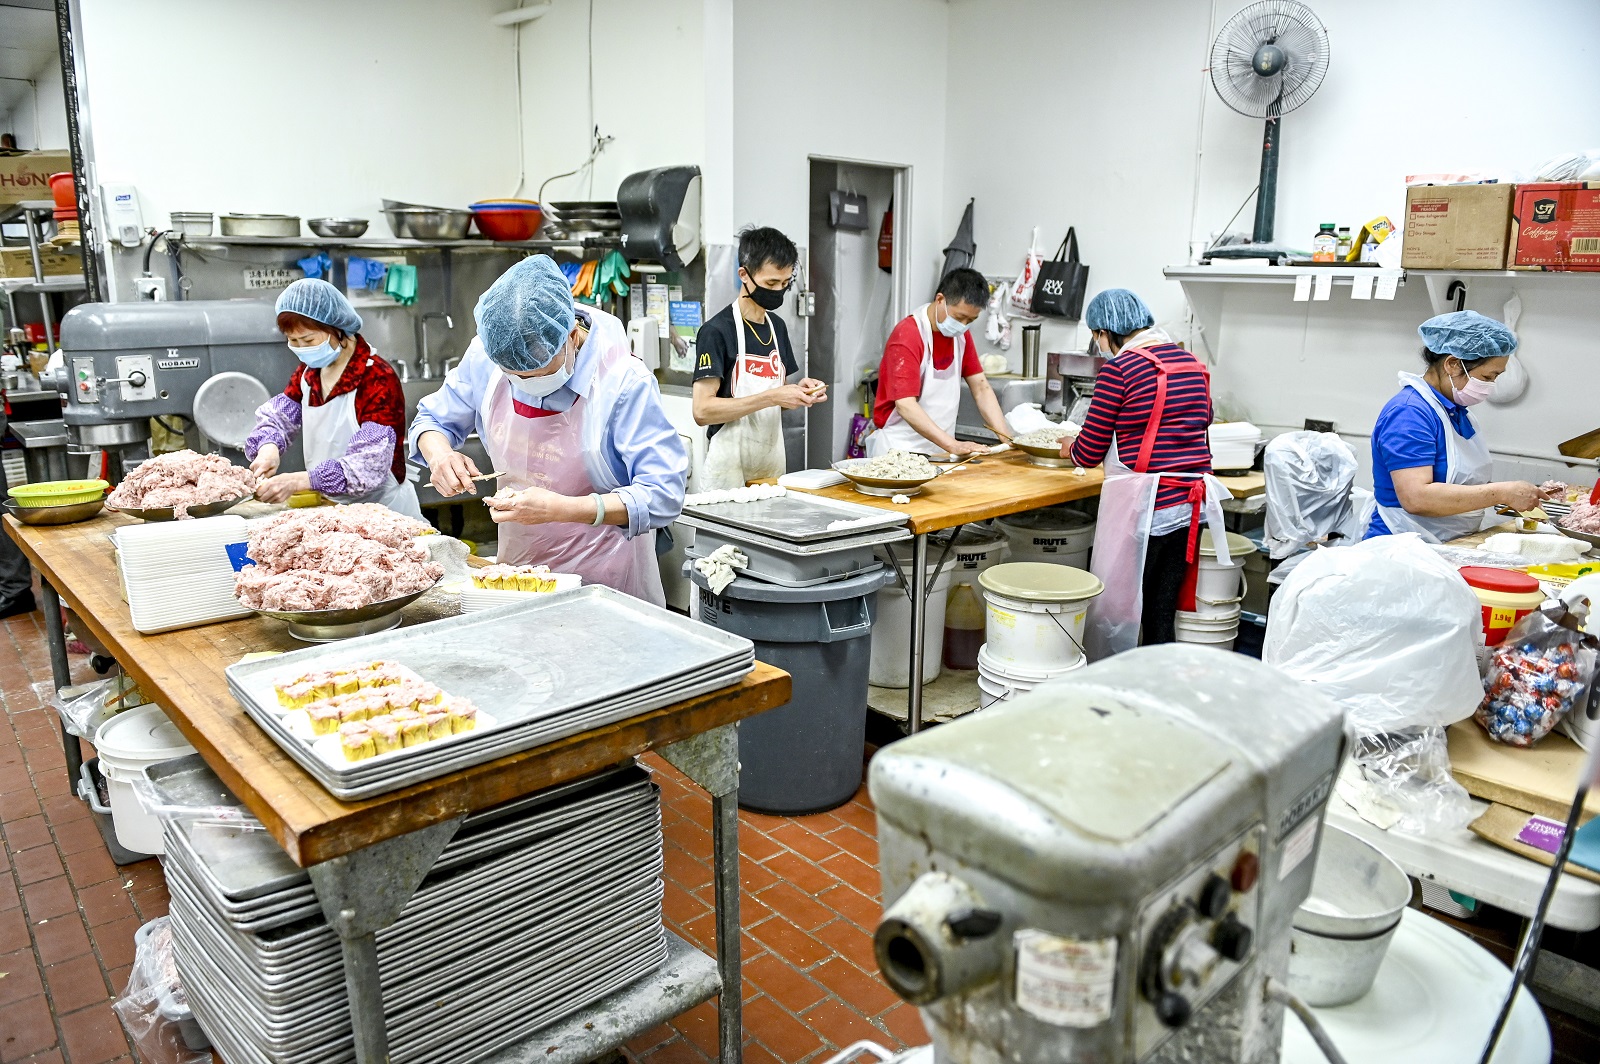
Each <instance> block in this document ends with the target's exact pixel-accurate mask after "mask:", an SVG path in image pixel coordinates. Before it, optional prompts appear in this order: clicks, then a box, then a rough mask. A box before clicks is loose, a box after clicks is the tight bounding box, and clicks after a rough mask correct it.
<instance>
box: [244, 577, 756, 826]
mask: <svg viewBox="0 0 1600 1064" xmlns="http://www.w3.org/2000/svg"><path fill="white" fill-rule="evenodd" d="M754 663H755V647H754V644H752V643H751V642H750V641H749V640H748V639H745V638H743V637H741V636H736V635H732V634H730V633H727V632H723V631H721V630H720V629H716V628H712V627H709V626H707V625H702V624H698V623H696V622H695V621H692V620H690V619H689V618H687V617H681V616H679V615H677V614H674V613H670V612H668V611H667V610H664V609H659V608H657V607H655V606H652V605H650V604H648V603H645V602H641V601H640V600H638V599H635V598H633V597H631V596H628V595H624V594H622V593H620V592H618V591H614V590H612V589H611V588H608V587H603V586H599V585H594V586H589V587H582V588H577V589H574V590H571V591H561V592H556V593H553V594H549V595H541V596H537V597H536V598H531V599H530V601H528V602H518V603H512V604H508V605H505V606H497V607H495V608H493V609H488V610H482V611H480V612H477V613H472V614H467V615H463V616H460V617H451V618H447V619H445V620H441V621H434V622H432V623H430V624H424V625H417V626H415V627H408V628H400V629H396V630H394V631H389V632H382V633H379V634H376V635H369V636H362V637H359V638H355V639H347V640H343V641H341V642H338V643H327V644H320V645H317V646H312V647H307V648H305V649H302V650H295V651H291V652H289V653H287V654H282V655H279V656H276V657H272V658H266V659H261V660H258V661H251V662H244V663H240V664H236V665H230V666H229V667H228V669H227V679H228V687H229V689H230V690H231V691H232V692H233V695H234V697H235V698H236V699H238V701H239V704H240V705H241V706H243V707H244V710H245V712H246V713H247V714H248V715H249V716H250V718H251V719H252V720H254V721H255V722H256V723H257V724H258V725H260V726H261V728H262V730H264V731H265V732H266V733H267V734H268V735H269V736H271V737H272V739H273V741H274V742H276V743H277V744H278V745H279V746H280V747H282V748H283V750H284V752H285V753H286V754H288V755H289V757H290V758H292V759H293V760H294V761H295V762H296V763H297V764H299V765H300V767H302V768H303V769H305V770H306V772H307V773H309V774H310V775H311V776H312V777H314V778H315V779H316V780H317V781H318V782H319V783H321V784H322V785H323V786H324V787H326V788H327V789H328V791H329V792H330V793H332V794H333V795H334V796H335V797H338V798H346V799H353V798H367V797H370V796H372V795H375V794H382V793H384V792H386V791H391V790H397V789H399V788H401V787H407V786H410V785H412V784H414V783H420V782H422V781H423V780H428V779H432V778H434V777H436V776H442V775H446V774H448V773H451V772H457V771H460V770H461V769H464V768H469V767H471V766H473V765H479V764H482V763H484V762H485V761H492V760H494V759H495V758H497V757H504V756H505V755H507V754H513V753H519V752H521V751H524V750H530V749H533V748H534V747H537V746H542V745H544V744H545V743H549V742H554V741H555V740H557V739H563V738H566V737H567V736H570V735H576V734H578V733H580V732H584V731H588V730H590V729H592V728H598V727H602V726H604V725H607V724H612V723H615V722H617V721H621V720H626V719H627V718H629V717H634V716H638V715H639V714H642V713H648V712H651V711H653V710H657V709H660V708H662V707H664V706H668V705H671V704H673V703H675V702H680V701H683V700H684V699H688V698H694V697H697V696H699V695H703V694H709V693H710V692H712V691H716V690H719V689H721V688H724V687H727V686H730V685H732V684H735V683H737V682H738V681H739V680H740V679H742V678H743V677H744V676H745V675H746V674H747V673H749V672H750V670H751V669H752V668H753V667H754Z"/></svg>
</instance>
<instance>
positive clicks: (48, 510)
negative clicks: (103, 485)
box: [5, 496, 106, 525]
mask: <svg viewBox="0 0 1600 1064" xmlns="http://www.w3.org/2000/svg"><path fill="white" fill-rule="evenodd" d="M105 505H106V500H105V498H104V497H103V496H102V497H101V498H98V499H95V500H93V501H91V502H75V503H69V504H68V505H66V506H18V505H17V504H16V503H14V502H12V501H11V500H10V499H7V500H6V502H5V507H6V513H8V514H10V515H11V516H12V517H15V518H16V519H17V520H18V521H21V522H22V523H23V524H25V525H71V524H76V523H77V522H79V521H87V520H89V519H90V518H91V517H94V516H95V515H96V514H98V513H99V512H100V511H101V510H102V509H104V508H105Z"/></svg>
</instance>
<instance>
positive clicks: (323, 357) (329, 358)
mask: <svg viewBox="0 0 1600 1064" xmlns="http://www.w3.org/2000/svg"><path fill="white" fill-rule="evenodd" d="M289 350H290V351H293V352H294V357H295V358H298V359H299V360H300V361H301V362H302V363H304V364H305V365H307V366H310V367H311V368H312V369H321V368H322V367H323V366H328V365H332V364H333V360H334V359H336V358H338V357H339V348H338V346H337V345H335V344H334V342H333V341H332V340H324V341H322V343H320V344H318V345H317V346H315V347H296V346H294V345H293V344H290V345H289Z"/></svg>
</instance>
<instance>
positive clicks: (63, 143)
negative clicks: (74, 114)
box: [34, 63, 69, 148]
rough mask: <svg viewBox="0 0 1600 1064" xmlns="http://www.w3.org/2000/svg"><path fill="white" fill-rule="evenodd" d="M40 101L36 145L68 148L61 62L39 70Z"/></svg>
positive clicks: (37, 94)
mask: <svg viewBox="0 0 1600 1064" xmlns="http://www.w3.org/2000/svg"><path fill="white" fill-rule="evenodd" d="M34 96H35V99H37V101H38V105H37V106H38V122H39V127H38V128H39V137H38V143H37V144H36V145H34V147H38V148H66V147H68V146H69V142H68V140H67V97H66V90H65V89H63V88H62V86H61V64H60V63H51V64H49V65H48V66H46V67H45V68H44V69H43V70H41V71H39V73H38V75H37V76H36V80H35V82H34Z"/></svg>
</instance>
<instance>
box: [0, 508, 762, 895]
mask: <svg viewBox="0 0 1600 1064" xmlns="http://www.w3.org/2000/svg"><path fill="white" fill-rule="evenodd" d="M132 523H135V522H134V520H133V519H132V518H129V517H124V516H121V515H105V516H101V517H98V518H96V519H95V520H93V521H86V522H83V523H81V524H75V525H60V526H55V527H46V526H31V525H22V524H19V523H18V522H17V521H16V520H15V519H14V518H12V517H9V516H8V517H6V518H5V525H6V531H7V533H9V534H10V535H11V537H12V538H13V539H14V540H16V541H17V543H18V544H20V545H21V547H22V549H23V551H24V553H26V554H27V556H28V558H29V560H30V561H32V562H33V564H34V565H35V566H37V567H38V569H39V571H40V572H41V574H42V575H43V576H44V579H45V580H46V581H48V582H49V583H50V585H51V586H52V587H54V588H55V589H56V590H57V591H58V592H59V593H60V595H61V597H62V598H63V599H64V600H65V601H66V603H67V605H68V606H70V607H71V608H72V609H73V610H74V611H75V612H76V613H77V615H78V618H79V620H80V622H81V623H83V624H84V625H86V626H87V627H89V628H90V629H91V630H92V631H93V633H94V635H95V637H96V638H98V639H99V640H100V642H102V643H103V644H104V645H105V646H106V647H107V648H108V649H109V650H110V651H111V652H112V654H113V655H114V656H115V657H116V659H117V662H118V663H119V664H120V665H121V666H122V667H123V668H124V669H125V670H126V671H127V672H128V674H129V675H131V676H132V677H133V678H134V679H135V680H136V681H137V682H138V684H139V686H140V688H141V689H142V690H143V691H144V693H145V696H146V697H147V698H150V699H151V700H152V701H154V702H156V703H157V704H158V705H160V706H161V708H162V709H163V710H164V711H165V712H166V713H167V715H168V716H169V717H171V718H172V720H173V723H175V724H176V725H177V726H178V728H179V729H180V730H181V731H182V732H183V734H184V737H185V738H186V739H188V740H189V742H190V743H191V744H192V745H193V746H194V747H195V749H196V750H198V751H199V752H200V754H201V755H202V756H203V757H204V758H205V759H206V762H207V764H209V765H210V766H211V768H212V769H213V771H215V772H216V773H217V775H218V776H220V777H221V778H222V780H223V782H224V783H226V784H227V785H228V787H229V788H230V789H231V790H232V791H233V792H234V794H235V795H237V796H238V798H239V799H240V800H241V801H242V802H244V803H245V805H246V806H248V807H249V809H250V811H251V812H252V813H254V814H255V815H256V816H257V817H259V818H260V820H261V822H262V823H263V824H264V825H266V827H267V830H268V831H270V832H271V833H272V836H273V837H274V838H275V839H277V840H278V844H279V845H281V846H282V847H283V848H284V850H285V851H286V852H287V853H288V854H289V856H290V857H291V858H293V859H294V861H295V863H296V864H299V865H301V866H305V865H311V864H315V863H317V862H320V861H326V860H328V859H329V858H332V857H337V856H339V855H341V854H345V853H349V852H351V851H352V850H357V849H360V848H361V847H364V846H369V845H371V844H372V843H374V842H378V841H381V840H383V839H386V838H390V837H392V836H395V835H401V834H405V833H407V832H410V831H414V830H416V829H417V828H420V827H424V826H426V825H428V824H431V823H435V822H438V821H441V820H445V819H448V818H450V817H453V816H457V815H460V814H462V813H469V812H474V811H476V810H479V809H485V808H488V807H489V806H493V805H497V804H499V803H501V802H504V801H507V800H509V799H511V798H514V797H517V796H520V795H524V794H529V793H532V792H533V791H538V790H542V789H544V788H546V787H550V786H553V785H555V784H558V783H561V782H563V781H565V780H569V779H575V778H577V777H580V776H584V775H587V774H589V773H592V772H596V771H599V770H600V769H603V768H606V767H608V766H611V765H615V764H617V763H619V762H622V761H625V760H627V759H628V758H629V757H632V756H633V755H635V754H639V753H643V752H645V751H647V750H650V749H653V748H655V747H659V746H662V745H665V744H668V743H672V742H676V741H678V740H681V739H684V738H687V737H689V736H692V735H695V734H698V733H700V732H704V731H707V730H710V729H711V728H715V727H719V726H721V725H724V724H729V723H732V722H734V721H737V720H740V719H742V718H744V717H748V716H751V715H752V714H755V713H759V712H761V711H763V710H766V709H770V708H772V707H774V706H780V705H783V704H784V703H785V702H787V701H788V700H789V677H788V674H787V673H784V672H782V671H780V670H778V669H775V668H772V667H771V666H768V665H764V664H762V663H760V662H757V663H756V667H755V671H754V672H752V673H751V674H750V675H749V676H747V677H745V679H744V681H743V682H742V683H740V684H738V685H737V686H734V687H730V688H727V689H725V690H722V691H717V692H714V693H712V694H709V695H704V696H702V697H699V698H693V699H690V700H688V701H686V702H683V703H680V704H678V705H674V706H670V707H667V708H665V709H660V710H656V711H655V712H653V713H646V714H644V715H642V716H638V717H634V718H631V719H629V720H625V721H621V722H619V723H617V724H612V725H608V726H606V727H603V728H598V729H595V730H594V731H591V732H585V733H584V734H582V735H576V736H572V737H571V738H567V739H561V740H558V741H556V742H553V743H549V744H547V745H545V746H541V747H537V748H535V749H533V750H528V751H525V752H523V753H520V754H513V755H510V756H508V757H503V758H500V759H498V760H496V761H491V762H488V763H486V764H483V765H479V766H477V767H475V768H470V769H467V770H465V771H461V772H456V773H452V774H451V775H448V776H441V777H439V778H438V779H434V780H429V781H427V782H424V783H419V784H416V785H414V786H411V787H407V788H405V789H404V790H399V791H394V792H391V793H389V794H384V795H379V796H377V797H375V798H369V799H365V800H359V801H349V802H346V801H341V800H339V799H337V798H335V797H333V796H332V795H331V794H329V793H328V792H327V791H326V790H324V789H323V788H322V786H321V785H320V784H319V783H317V782H316V780H314V779H312V777H310V776H309V775H307V774H306V772H305V771H304V770H303V769H301V768H300V766H298V765H296V764H295V763H294V762H293V761H292V760H290V759H289V757H288V755H287V754H285V753H284V752H283V751H282V750H281V749H279V747H278V745H277V744H276V743H275V742H273V740H272V739H271V738H270V737H269V736H268V735H267V734H266V733H265V732H263V731H262V730H261V729H260V728H259V727H257V726H256V724H255V723H254V722H253V721H251V720H250V718H249V717H247V716H246V715H245V713H244V710H242V709H241V708H240V707H239V704H238V703H237V702H236V701H235V700H234V697H233V695H232V694H231V693H230V692H229V690H228V685H227V681H226V679H225V677H224V675H223V669H224V668H226V667H227V666H228V665H231V664H233V663H234V662H236V661H238V660H239V658H240V657H242V656H243V655H245V654H251V653H261V652H273V651H288V650H295V649H297V648H300V647H303V646H304V645H305V644H303V643H300V642H298V641H297V640H295V639H294V638H292V637H291V636H290V635H289V634H288V630H287V628H286V627H285V625H284V624H283V623H282V622H279V621H275V620H271V619H269V618H264V617H247V618H243V619H241V620H236V621H228V622H223V623H219V624H210V625H204V626H202V627H199V628H186V629H183V630H181V631H176V632H165V633H162V634H159V635H141V634H140V633H138V632H136V631H135V630H134V629H133V625H132V622H131V621H130V619H129V616H128V607H127V603H125V602H124V601H123V599H122V589H121V582H120V579H119V576H118V573H117V568H116V562H115V560H114V558H113V556H112V547H111V543H110V541H109V540H108V538H107V537H108V535H109V534H110V533H111V532H112V531H113V530H114V529H116V528H117V527H118V526H119V525H124V524H132Z"/></svg>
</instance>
